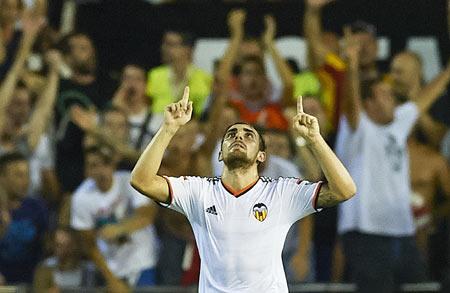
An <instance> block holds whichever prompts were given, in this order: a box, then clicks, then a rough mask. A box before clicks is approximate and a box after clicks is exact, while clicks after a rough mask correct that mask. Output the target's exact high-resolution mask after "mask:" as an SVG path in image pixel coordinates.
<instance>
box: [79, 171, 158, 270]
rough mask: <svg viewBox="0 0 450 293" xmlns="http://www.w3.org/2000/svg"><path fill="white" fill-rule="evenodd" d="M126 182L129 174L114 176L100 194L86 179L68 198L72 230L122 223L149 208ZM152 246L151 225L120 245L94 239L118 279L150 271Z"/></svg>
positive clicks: (154, 252) (147, 201)
mask: <svg viewBox="0 0 450 293" xmlns="http://www.w3.org/2000/svg"><path fill="white" fill-rule="evenodd" d="M129 182H130V173H129V172H126V171H119V172H115V173H114V179H113V185H112V187H111V189H110V190H109V191H107V192H102V191H100V190H99V189H98V188H97V186H96V183H95V181H94V180H93V179H91V178H88V179H86V180H85V181H84V182H83V183H82V184H81V185H80V186H79V187H78V189H77V190H76V191H75V193H74V195H73V198H72V207H71V208H72V212H71V225H72V227H73V228H74V229H76V230H93V229H98V228H100V227H102V226H103V225H106V224H114V223H118V222H120V221H122V220H123V219H126V218H127V217H129V216H130V215H131V214H132V213H133V210H134V209H136V208H139V207H141V206H145V205H149V204H152V201H151V200H150V199H148V198H146V197H145V196H142V195H141V194H139V193H138V192H137V191H135V190H134V189H133V188H132V187H131V185H130V183H129ZM156 244H157V243H156V234H155V230H154V227H153V226H152V225H151V226H148V227H146V228H143V229H141V230H138V231H135V232H134V233H133V234H131V236H130V238H129V239H127V241H126V242H125V243H123V244H119V243H108V242H106V241H104V240H102V239H100V238H98V239H97V245H98V247H99V249H100V251H101V252H102V254H103V256H104V257H105V259H106V261H107V263H108V267H109V269H110V270H111V271H112V272H113V273H114V274H115V275H116V276H117V277H120V278H124V277H125V278H131V277H134V276H135V275H136V273H138V272H140V271H142V270H144V269H148V268H152V267H154V266H155V264H156V261H157V249H156Z"/></svg>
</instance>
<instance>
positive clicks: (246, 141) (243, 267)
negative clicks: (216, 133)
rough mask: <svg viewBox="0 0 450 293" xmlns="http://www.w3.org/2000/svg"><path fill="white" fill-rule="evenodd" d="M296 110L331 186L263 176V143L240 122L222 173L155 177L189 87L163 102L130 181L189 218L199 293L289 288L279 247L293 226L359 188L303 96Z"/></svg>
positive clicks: (186, 116)
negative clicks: (158, 121)
mask: <svg viewBox="0 0 450 293" xmlns="http://www.w3.org/2000/svg"><path fill="white" fill-rule="evenodd" d="M297 108H298V114H297V115H296V116H295V117H294V121H293V122H294V126H293V127H294V129H295V132H296V133H297V134H298V135H299V136H302V137H303V138H304V139H305V140H306V141H307V142H308V144H309V147H310V148H311V150H312V152H313V154H314V155H315V158H316V159H317V161H318V162H319V164H320V166H321V168H322V170H323V172H324V174H325V177H326V179H327V181H328V183H322V182H317V183H311V182H307V181H302V180H301V179H299V178H282V177H280V178H278V179H271V178H266V177H260V176H259V175H258V164H259V163H261V162H263V161H264V160H265V158H266V153H265V152H264V150H265V145H264V141H263V139H262V138H261V136H260V135H259V133H258V132H257V131H256V130H255V129H254V128H253V127H252V126H250V125H248V124H245V123H237V124H234V125H232V126H230V127H229V128H228V129H227V130H226V133H225V135H224V137H223V140H222V147H221V152H220V155H219V159H220V160H223V161H224V163H225V164H224V169H223V173H222V176H221V177H220V178H201V177H187V176H182V177H178V178H174V177H164V176H159V175H158V174H157V173H158V169H159V166H160V163H161V159H162V158H163V154H164V151H165V149H166V147H167V145H168V144H169V142H170V140H171V138H172V137H173V136H174V135H175V133H176V132H177V130H178V129H179V128H180V127H181V126H183V125H184V124H186V123H187V122H188V121H189V120H190V119H191V115H192V102H191V101H189V88H188V87H187V88H185V91H184V95H183V98H182V99H181V100H180V101H179V102H177V103H173V104H170V105H169V106H167V107H166V109H165V112H164V122H163V124H162V126H161V128H160V129H159V131H158V132H157V134H156V135H155V137H154V138H153V140H152V141H151V142H150V144H149V145H148V146H147V148H146V150H145V151H144V153H143V154H142V155H141V157H140V158H139V160H138V162H137V164H136V166H135V168H134V170H133V172H132V178H131V185H132V186H133V187H134V188H136V189H137V190H139V191H140V192H141V193H142V194H144V195H146V196H148V197H150V198H152V199H154V200H155V201H157V202H160V203H161V204H163V205H165V206H167V207H168V208H170V209H173V210H176V211H178V212H181V213H183V214H185V215H186V217H187V218H188V220H189V221H190V223H191V225H192V228H193V231H194V234H195V238H196V241H197V245H198V248H199V252H200V257H201V271H200V285H199V292H288V287H287V283H286V277H285V273H284V270H283V265H282V260H281V250H282V248H283V242H284V240H285V237H286V233H287V232H288V230H289V228H290V226H291V225H292V224H293V223H295V222H296V221H297V220H299V219H300V218H303V217H305V216H307V215H309V214H311V213H313V212H314V211H316V210H319V209H320V208H324V207H329V206H333V205H335V204H338V203H340V202H342V201H345V200H347V199H349V198H351V197H352V196H353V195H354V194H355V193H356V187H355V184H354V182H353V180H352V178H351V177H350V175H349V173H348V172H347V170H346V169H345V167H344V166H343V165H342V164H341V163H340V161H339V160H338V159H337V157H336V156H335V155H334V153H333V152H332V151H331V149H330V148H329V147H328V145H327V144H326V143H325V141H324V140H323V138H322V137H321V136H320V132H319V126H318V123H317V119H316V118H315V117H313V116H310V115H307V114H305V113H304V112H303V107H302V100H301V98H300V99H299V101H298V105H297ZM183 159H185V158H180V160H183Z"/></svg>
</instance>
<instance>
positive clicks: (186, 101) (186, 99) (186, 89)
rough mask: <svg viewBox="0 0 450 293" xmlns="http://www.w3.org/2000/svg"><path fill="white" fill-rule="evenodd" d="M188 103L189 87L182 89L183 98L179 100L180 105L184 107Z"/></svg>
mask: <svg viewBox="0 0 450 293" xmlns="http://www.w3.org/2000/svg"><path fill="white" fill-rule="evenodd" d="M188 103H189V87H188V86H186V87H185V88H184V92H183V98H181V104H182V105H183V106H185V107H186V106H187V104H188Z"/></svg>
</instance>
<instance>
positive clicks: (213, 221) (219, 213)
mask: <svg viewBox="0 0 450 293" xmlns="http://www.w3.org/2000/svg"><path fill="white" fill-rule="evenodd" d="M243 196H247V195H243ZM202 209H203V215H204V223H205V227H206V228H207V229H208V230H209V231H210V232H211V233H214V234H217V233H219V234H220V233H222V234H228V233H233V234H234V233H239V234H240V233H249V232H252V233H254V232H258V231H264V230H267V229H270V228H271V227H274V226H276V225H277V223H278V222H279V218H280V213H281V212H282V211H281V205H280V204H279V203H277V202H274V201H272V199H270V198H262V197H258V196H251V195H249V196H248V197H247V198H244V197H234V196H233V195H230V194H224V195H223V196H219V197H211V198H208V199H206V200H205V201H204V202H203V206H202Z"/></svg>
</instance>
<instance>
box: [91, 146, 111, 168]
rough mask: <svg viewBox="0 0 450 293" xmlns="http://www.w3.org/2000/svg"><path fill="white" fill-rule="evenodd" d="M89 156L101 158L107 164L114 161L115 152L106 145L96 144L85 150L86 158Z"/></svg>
mask: <svg viewBox="0 0 450 293" xmlns="http://www.w3.org/2000/svg"><path fill="white" fill-rule="evenodd" d="M88 155H96V156H99V157H100V158H101V159H102V161H103V163H105V164H107V163H110V162H111V161H112V160H113V159H114V150H113V149H112V148H110V147H109V146H107V145H104V144H95V145H92V146H88V147H87V148H85V149H84V156H85V157H87V156H88Z"/></svg>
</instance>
